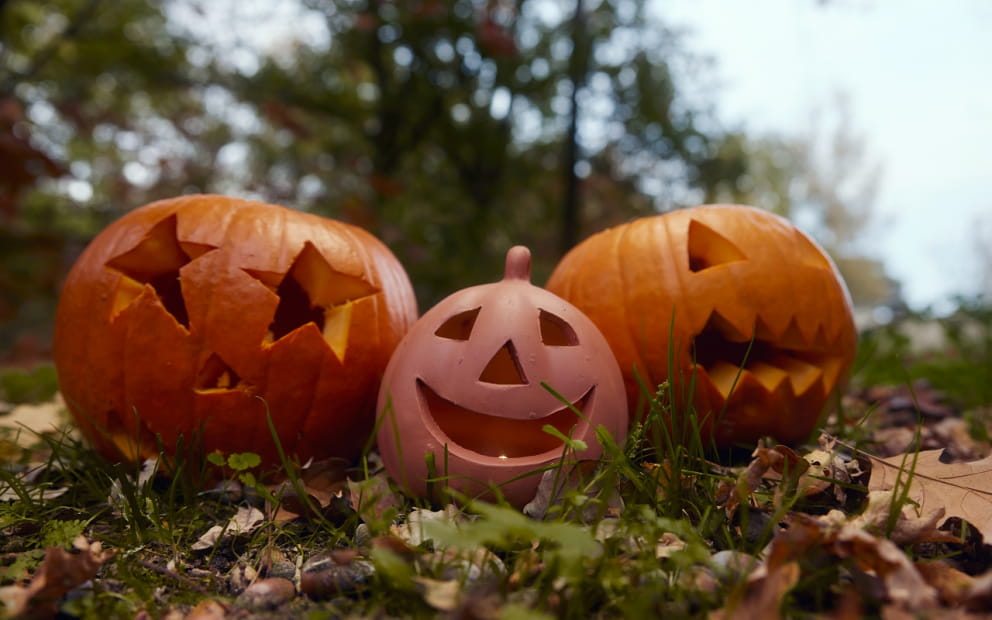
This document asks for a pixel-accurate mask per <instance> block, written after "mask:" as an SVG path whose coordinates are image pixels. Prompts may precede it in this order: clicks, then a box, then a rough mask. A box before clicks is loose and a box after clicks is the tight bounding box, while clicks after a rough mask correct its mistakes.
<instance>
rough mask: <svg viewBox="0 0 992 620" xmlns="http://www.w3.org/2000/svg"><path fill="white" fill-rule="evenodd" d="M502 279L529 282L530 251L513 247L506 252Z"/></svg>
mask: <svg viewBox="0 0 992 620" xmlns="http://www.w3.org/2000/svg"><path fill="white" fill-rule="evenodd" d="M503 279H504V280H525V281H527V282H530V250H529V249H527V247H526V246H523V245H515V246H513V247H512V248H510V249H509V250H507V252H506V269H505V270H504V272H503Z"/></svg>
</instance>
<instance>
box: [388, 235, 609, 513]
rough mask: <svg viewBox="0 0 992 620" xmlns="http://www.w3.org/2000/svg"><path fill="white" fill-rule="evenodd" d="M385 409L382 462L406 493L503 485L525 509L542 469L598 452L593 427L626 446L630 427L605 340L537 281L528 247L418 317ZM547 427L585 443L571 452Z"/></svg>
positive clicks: (392, 369) (392, 375)
mask: <svg viewBox="0 0 992 620" xmlns="http://www.w3.org/2000/svg"><path fill="white" fill-rule="evenodd" d="M545 386H547V387H545ZM547 388H551V389H552V390H554V392H557V393H558V394H559V395H560V396H561V397H562V398H564V399H565V401H567V403H568V404H566V403H565V402H562V400H561V399H559V398H558V397H557V396H556V395H555V394H553V393H552V392H551V391H549V390H548V389H547ZM570 405H571V406H570ZM572 406H574V407H575V408H576V409H578V410H579V411H581V412H582V415H581V416H580V415H577V414H576V413H575V411H573V409H572ZM379 412H380V415H381V416H382V419H381V420H380V424H379V431H378V442H379V449H380V452H381V453H382V458H383V461H384V462H385V465H386V470H387V471H388V472H389V474H390V475H391V476H392V477H393V478H394V479H395V480H396V481H397V482H399V483H400V484H401V485H403V486H404V487H405V488H406V489H407V490H408V491H409V492H411V493H412V494H414V495H420V496H425V497H426V496H432V497H433V499H444V497H443V496H441V495H439V494H438V493H436V492H435V493H433V494H432V493H431V490H432V489H434V490H435V491H436V490H437V489H440V488H443V487H444V486H445V485H447V486H450V487H452V488H454V489H457V490H458V491H460V492H462V493H465V494H466V495H468V496H470V497H476V496H487V495H488V493H487V492H486V491H487V489H488V488H489V486H490V485H496V486H499V488H500V492H501V493H502V494H503V496H504V497H505V498H506V499H507V500H508V501H509V502H510V503H512V504H515V505H517V506H522V505H523V504H525V503H526V502H528V501H530V500H531V499H533V497H534V493H535V492H536V489H537V485H538V482H540V479H541V473H542V471H543V469H544V468H546V466H548V465H550V464H552V463H554V462H556V461H558V460H560V459H562V457H563V456H564V457H565V458H567V459H569V460H572V459H595V458H598V457H599V456H600V454H601V451H602V448H601V446H600V445H599V443H598V442H597V440H596V427H598V426H600V425H602V426H604V427H605V428H606V429H607V430H608V431H609V432H610V433H612V434H613V436H614V437H615V438H616V440H617V441H618V442H619V441H622V440H623V438H624V437H625V436H626V433H627V423H628V418H627V415H628V414H627V403H626V393H625V391H624V385H623V378H622V375H621V373H620V368H619V366H617V362H616V359H615V358H614V357H613V353H612V352H611V350H610V347H609V345H608V344H607V343H606V340H605V339H604V338H603V336H602V334H600V332H599V330H598V329H597V328H596V326H595V325H593V323H592V321H590V320H589V319H588V318H587V317H586V316H585V315H584V314H583V313H582V312H580V311H579V310H578V309H577V308H576V307H575V306H573V305H572V304H570V303H568V302H567V301H565V300H564V299H562V298H560V297H558V296H557V295H554V294H552V293H550V292H548V291H546V290H544V289H542V288H539V287H537V286H534V285H533V284H531V283H530V251H529V250H528V249H527V248H525V247H523V246H516V247H513V248H511V249H510V251H509V252H508V253H507V255H506V273H505V275H504V277H503V280H502V281H500V282H496V283H493V284H484V285H481V286H474V287H471V288H467V289H464V290H461V291H458V292H456V293H454V294H452V295H450V296H449V297H447V298H445V299H444V300H442V301H441V302H440V303H438V304H437V305H436V306H434V307H433V308H431V310H430V311H428V312H427V313H426V314H425V315H424V316H423V317H421V318H420V320H418V321H417V322H416V323H415V324H414V325H413V327H412V328H411V329H410V331H409V333H408V334H407V335H406V337H405V338H404V339H403V340H402V342H401V343H400V345H399V347H397V349H396V351H395V353H394V354H393V356H392V358H391V359H390V362H389V365H388V366H387V367H386V373H385V376H384V377H383V383H382V387H381V388H380V390H379ZM545 425H551V426H552V427H554V428H555V429H557V430H558V431H559V432H561V433H562V434H563V435H566V436H569V437H571V438H573V439H580V440H582V441H583V442H584V443H585V444H586V448H585V449H583V450H579V451H576V452H574V453H573V452H568V453H566V452H565V451H564V450H563V448H564V443H563V441H562V440H561V439H560V438H558V437H555V436H554V434H552V433H548V432H547V431H545V430H544V427H545ZM431 455H433V457H431ZM429 461H433V463H434V470H433V471H431V470H430V468H429V466H428V462H429ZM432 474H433V475H434V476H436V477H438V478H442V479H441V480H437V481H436V482H434V483H429V482H428V479H429V478H430V477H431V475H432Z"/></svg>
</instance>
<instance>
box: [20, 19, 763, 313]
mask: <svg viewBox="0 0 992 620" xmlns="http://www.w3.org/2000/svg"><path fill="white" fill-rule="evenodd" d="M273 33H275V34H273ZM701 68H703V64H702V60H700V59H699V58H697V57H695V56H693V55H692V54H690V53H689V52H688V51H686V50H685V48H684V45H683V44H682V41H681V40H680V38H679V36H678V33H676V32H674V31H672V30H671V29H669V28H666V27H665V26H664V24H660V23H657V22H656V21H655V20H653V19H652V18H649V17H648V16H646V14H645V11H644V8H643V2H642V1H640V0H571V1H569V2H564V1H563V0H455V1H453V2H440V1H438V0H407V1H402V2H401V1H398V0H280V1H278V2H269V3H244V2H240V1H239V0H212V1H211V2H206V1H205V0H166V1H163V2H160V3H149V2H145V1H143V0H114V1H113V2H111V1H110V0H52V1H50V2H39V1H38V0H6V1H5V2H2V3H0V94H2V95H3V105H2V106H0V110H2V117H3V118H2V119H0V121H2V122H0V134H2V135H3V136H6V138H7V141H6V142H2V143H0V157H8V156H7V155H6V154H7V153H13V154H12V155H10V156H9V157H8V159H9V158H10V157H13V158H15V159H16V161H17V162H18V165H17V166H14V167H10V168H7V177H5V178H3V179H0V192H3V195H2V196H0V199H6V200H7V203H8V206H7V207H5V209H6V211H5V212H6V213H8V214H9V215H8V216H7V219H6V220H5V221H4V226H5V228H6V229H8V230H16V231H18V232H17V233H16V234H18V235H20V236H21V237H22V238H26V237H25V236H31V235H36V236H37V235H42V234H43V233H44V234H45V235H50V236H51V239H50V240H43V241H40V242H39V245H40V246H44V247H46V248H49V249H50V250H51V249H52V248H54V250H53V252H52V254H53V256H54V257H56V258H55V259H54V260H56V261H58V262H59V264H60V269H61V267H64V265H65V263H67V262H68V261H69V260H71V258H72V256H73V253H74V251H76V250H77V249H78V248H79V247H80V246H81V244H82V242H83V241H85V240H86V239H87V238H88V237H89V236H91V235H93V234H94V233H95V232H96V231H97V230H99V229H100V228H102V227H103V226H104V225H105V224H106V223H107V222H108V221H109V220H110V219H112V218H114V217H116V216H118V215H119V214H121V213H123V212H124V211H127V210H129V209H132V208H134V207H136V206H139V205H141V204H144V203H146V202H149V201H151V200H154V199H157V198H162V197H166V196H172V195H178V194H182V193H188V192H196V191H212V192H220V193H229V194H238V195H242V196H247V197H254V198H259V199H264V200H270V201H273V202H279V203H283V204H287V205H290V206H296V207H299V208H303V209H308V210H313V211H316V212H320V213H323V214H325V215H329V216H332V217H339V218H342V219H346V220H350V221H353V222H356V223H358V224H361V225H364V226H366V227H367V228H369V229H370V230H372V231H373V232H375V233H376V234H378V235H379V236H380V237H382V238H383V239H384V240H385V241H386V242H387V243H389V244H390V245H391V247H392V248H393V249H394V251H395V252H396V253H397V255H398V256H399V257H400V259H401V260H402V261H403V262H404V264H405V265H406V266H407V268H408V271H409V272H410V275H411V278H412V279H413V281H414V282H415V284H416V286H417V289H418V294H419V296H420V299H421V303H422V304H423V305H424V306H425V307H426V306H427V305H429V304H431V303H433V302H434V301H436V300H437V299H438V298H440V297H441V296H443V295H445V294H447V293H449V292H451V291H453V290H455V289H457V288H461V287H464V286H467V285H471V284H476V283H479V282H485V281H489V280H492V279H495V278H497V277H498V276H499V274H500V273H501V269H502V260H503V258H502V257H503V253H504V252H505V250H506V248H507V247H508V246H510V245H512V244H514V243H525V244H527V245H529V246H531V248H532V250H533V251H534V254H535V269H534V273H535V281H538V282H540V281H541V280H542V279H543V277H544V275H545V274H546V273H547V272H548V271H549V270H550V268H551V266H552V265H553V263H554V261H555V260H556V259H557V257H558V256H559V254H560V252H561V251H562V250H563V249H565V248H567V247H568V246H570V245H571V244H572V243H574V242H575V241H576V240H578V239H581V238H582V237H583V236H585V235H587V234H589V233H591V232H593V231H594V230H597V229H599V228H601V227H603V226H606V225H609V224H611V223H616V222H619V221H624V220H626V219H629V218H631V217H633V216H635V215H641V214H646V213H650V212H654V211H656V210H658V209H668V208H673V207H675V206H679V205H684V204H691V203H693V202H698V199H699V197H700V196H701V195H702V194H703V193H704V192H706V191H708V190H709V188H710V187H712V186H713V184H715V183H717V182H733V177H735V175H740V174H743V172H744V171H745V166H744V164H743V161H742V159H741V158H742V157H743V156H744V155H745V153H743V152H739V151H734V150H732V149H727V148H724V147H723V144H724V143H725V142H726V141H728V140H731V141H732V140H736V139H739V138H738V137H736V136H730V137H728V136H727V135H725V134H724V133H723V132H722V131H721V130H720V129H719V128H718V124H717V123H716V122H715V121H714V120H713V118H712V117H711V116H710V113H709V110H708V109H707V108H706V107H705V106H701V105H698V104H697V103H695V102H694V101H693V100H690V99H689V98H688V97H685V96H683V95H682V93H683V90H684V88H683V83H682V82H680V81H679V80H685V81H686V82H687V83H688V80H689V79H690V77H691V76H692V75H694V74H695V73H697V72H698V71H699V70H700V69H701ZM699 99H703V98H702V97H700V98H699ZM11 119H12V120H11ZM704 128H705V129H704ZM11 137H12V139H13V141H11ZM5 149H6V150H5ZM11 149H14V150H11ZM16 149H21V150H20V151H17V150H16ZM17 175H21V176H20V177H18V176H17ZM11 179H13V180H11ZM18 179H20V180H18ZM15 185H16V187H15ZM36 238H38V239H41V237H40V236H38V237H36ZM67 238H68V239H69V240H70V242H69V244H68V246H67V247H66V248H64V249H63V248H61V247H60V244H61V241H57V240H62V239H67ZM52 239H54V240H56V241H52V242H51V243H50V242H49V241H51V240H52ZM4 246H5V247H12V246H9V244H4ZM32 260H33V259H32ZM22 262H23V261H22ZM28 263H30V261H29V262H28ZM28 263H24V264H28ZM8 264H9V261H8V260H7V259H6V258H5V259H4V269H7V266H8ZM60 269H54V270H52V271H51V273H52V274H54V275H50V276H46V278H43V279H44V280H45V282H46V284H45V286H47V287H48V290H49V291H50V290H51V289H52V288H54V286H55V284H53V283H52V280H57V278H58V277H59V276H58V274H59V273H60ZM4 273H5V275H9V276H10V278H11V279H16V280H17V281H24V272H23V270H20V271H19V270H18V269H15V268H11V270H9V271H5V272H4ZM29 279H30V278H29ZM41 280H42V278H39V279H38V281H39V282H40V281H41ZM3 281H5V280H3ZM12 281H13V280H12ZM24 295H25V293H22V292H18V293H17V294H16V296H17V297H23V296H24ZM20 307H21V308H22V309H21V310H15V311H13V312H14V314H19V315H23V314H24V312H25V311H24V310H23V305H22V306H20ZM31 314H32V315H37V316H38V317H41V318H42V320H45V317H46V316H47V315H46V314H45V313H44V312H35V311H34V310H32V311H31Z"/></svg>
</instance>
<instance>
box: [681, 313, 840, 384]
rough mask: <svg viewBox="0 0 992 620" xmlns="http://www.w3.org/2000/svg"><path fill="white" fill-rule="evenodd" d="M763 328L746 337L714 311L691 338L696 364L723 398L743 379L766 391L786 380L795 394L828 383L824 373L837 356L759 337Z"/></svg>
mask: <svg viewBox="0 0 992 620" xmlns="http://www.w3.org/2000/svg"><path fill="white" fill-rule="evenodd" d="M763 331H767V330H765V329H762V328H761V326H758V328H757V329H756V330H755V332H756V333H755V334H754V335H752V336H750V337H748V336H746V335H744V334H741V333H739V331H738V330H736V329H734V328H732V327H730V323H729V321H726V320H725V319H723V318H722V317H720V315H719V313H716V312H714V313H713V315H712V316H711V318H710V320H709V321H708V322H707V324H706V326H705V327H704V328H703V329H702V331H701V332H700V333H699V335H697V336H696V338H695V339H694V340H693V345H692V355H693V359H694V362H695V365H696V367H698V368H701V369H703V370H705V371H706V373H707V374H708V376H709V377H710V379H711V380H712V381H713V383H714V385H715V386H716V387H717V389H718V390H719V391H720V393H721V395H722V396H723V397H724V398H729V397H730V393H731V391H732V390H733V389H734V387H735V385H736V384H739V383H740V382H741V381H742V380H745V378H748V379H753V380H755V381H757V383H758V384H760V385H761V386H762V387H764V388H765V390H767V391H768V392H769V393H772V392H775V391H777V390H778V389H779V388H780V387H781V386H782V384H783V383H788V384H789V386H790V388H791V391H792V393H793V394H794V395H796V396H800V395H802V394H805V393H807V392H808V391H809V390H810V389H812V388H813V387H815V386H817V385H832V383H833V379H834V377H827V376H825V374H830V373H832V372H833V369H837V370H839V367H840V365H841V364H840V363H839V362H840V356H838V355H831V354H829V353H824V352H819V351H815V350H811V349H809V348H802V347H799V346H782V344H779V343H776V342H772V341H770V340H768V339H765V338H762V337H761V336H762V335H764V334H762V332H763ZM787 331H788V330H787ZM786 340H787V341H788V343H789V344H790V345H799V344H801V343H799V342H796V341H795V340H796V339H795V338H786ZM834 374H836V373H834Z"/></svg>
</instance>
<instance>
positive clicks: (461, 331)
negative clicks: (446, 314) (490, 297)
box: [434, 308, 481, 340]
mask: <svg viewBox="0 0 992 620" xmlns="http://www.w3.org/2000/svg"><path fill="white" fill-rule="evenodd" d="M480 309H481V308H473V309H472V310H466V311H464V312H459V313H458V314H456V315H454V316H453V317H450V318H449V319H448V320H446V321H445V322H444V323H441V327H438V328H437V330H436V331H435V332H434V335H435V336H439V337H441V338H447V339H449V340H468V338H469V336H471V335H472V328H473V327H475V319H477V318H478V317H479V310H480Z"/></svg>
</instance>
